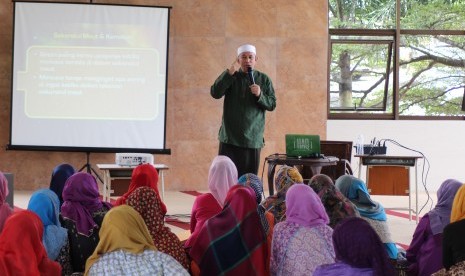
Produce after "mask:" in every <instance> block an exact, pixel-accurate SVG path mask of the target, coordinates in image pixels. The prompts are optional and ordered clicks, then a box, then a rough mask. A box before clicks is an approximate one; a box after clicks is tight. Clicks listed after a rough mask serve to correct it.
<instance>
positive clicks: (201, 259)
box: [189, 185, 269, 275]
mask: <svg viewBox="0 0 465 276" xmlns="http://www.w3.org/2000/svg"><path fill="white" fill-rule="evenodd" d="M189 253H190V256H191V257H192V260H193V267H192V274H193V275H198V274H199V273H200V275H268V274H269V272H268V271H267V270H266V263H267V258H268V251H267V246H266V236H265V233H264V231H263V227H262V226H261V223H260V217H259V215H258V213H257V203H256V202H255V193H254V191H253V190H252V189H251V188H249V187H245V186H242V185H235V186H233V187H232V188H231V189H230V190H229V192H228V194H227V196H226V199H225V204H224V208H223V210H222V211H221V213H219V214H218V215H216V216H214V217H212V218H211V219H209V220H207V221H206V222H205V224H204V225H203V227H202V229H201V230H200V232H199V235H198V237H197V239H196V240H195V241H194V244H193V246H192V248H191V250H190V252H189Z"/></svg>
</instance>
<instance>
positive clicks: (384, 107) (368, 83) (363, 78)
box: [329, 41, 392, 113]
mask: <svg viewBox="0 0 465 276" xmlns="http://www.w3.org/2000/svg"><path fill="white" fill-rule="evenodd" d="M391 52H392V43H391V42H386V41H384V42H383V41H371V42H370V41H364V42H357V41H333V42H332V44H331V67H330V83H329V90H330V94H329V98H330V112H331V113H340V112H344V113H358V112H364V113H366V112H368V111H369V113H392V77H391V76H392V74H390V68H392V61H391Z"/></svg>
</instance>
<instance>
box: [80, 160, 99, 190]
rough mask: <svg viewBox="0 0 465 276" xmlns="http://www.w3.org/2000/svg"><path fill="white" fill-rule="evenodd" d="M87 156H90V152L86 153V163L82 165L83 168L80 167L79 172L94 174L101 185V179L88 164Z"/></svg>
mask: <svg viewBox="0 0 465 276" xmlns="http://www.w3.org/2000/svg"><path fill="white" fill-rule="evenodd" d="M89 156H90V152H86V157H87V163H85V164H84V166H82V168H81V169H80V170H79V171H80V172H81V171H83V170H84V169H86V171H87V173H90V174H92V173H94V175H95V176H96V177H97V179H98V180H100V182H101V183H102V184H103V180H102V178H101V177H100V175H99V174H98V173H97V172H96V171H95V170H94V168H92V164H90V163H89Z"/></svg>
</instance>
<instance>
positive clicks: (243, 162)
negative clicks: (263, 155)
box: [218, 143, 261, 178]
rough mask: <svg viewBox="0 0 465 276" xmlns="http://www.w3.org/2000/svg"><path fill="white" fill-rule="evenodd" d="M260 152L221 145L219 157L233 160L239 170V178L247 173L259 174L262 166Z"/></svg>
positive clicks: (258, 150)
mask: <svg viewBox="0 0 465 276" xmlns="http://www.w3.org/2000/svg"><path fill="white" fill-rule="evenodd" d="M260 150H261V149H259V148H258V149H252V148H241V147H236V146H233V145H230V144H225V143H220V149H219V151H218V155H226V156H227V157H229V158H231V160H232V161H233V163H234V164H235V165H236V168H237V177H238V178H239V177H241V176H242V175H244V174H246V173H253V174H256V175H257V174H258V167H259V165H260Z"/></svg>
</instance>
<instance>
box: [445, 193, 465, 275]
mask: <svg viewBox="0 0 465 276" xmlns="http://www.w3.org/2000/svg"><path fill="white" fill-rule="evenodd" d="M464 233H465V185H462V186H461V187H460V188H459V190H458V191H457V194H456V195H455V197H454V201H453V203H452V212H451V215H450V224H449V225H447V226H446V227H445V228H444V232H443V240H442V262H443V265H444V268H445V269H446V270H450V269H451V267H452V266H453V265H456V267H460V266H461V267H462V268H463V267H464V263H465V235H464Z"/></svg>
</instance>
